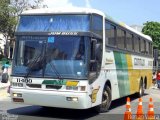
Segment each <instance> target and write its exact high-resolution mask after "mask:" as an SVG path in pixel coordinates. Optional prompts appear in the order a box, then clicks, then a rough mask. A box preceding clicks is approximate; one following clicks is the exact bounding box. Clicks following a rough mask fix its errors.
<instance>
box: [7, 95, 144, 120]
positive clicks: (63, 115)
mask: <svg viewBox="0 0 160 120" xmlns="http://www.w3.org/2000/svg"><path fill="white" fill-rule="evenodd" d="M145 95H147V94H145ZM129 97H130V98H131V101H132V100H135V99H137V97H135V95H130V96H129ZM125 104H126V97H123V98H121V99H117V100H114V101H113V102H112V105H111V108H110V110H112V109H115V108H118V107H120V106H122V105H125ZM7 112H8V113H9V114H15V115H24V116H32V117H47V118H52V119H53V118H54V119H77V120H84V119H89V118H90V119H91V118H96V116H97V115H98V113H97V112H96V111H94V109H87V110H73V109H61V108H47V107H39V106H27V107H19V108H15V109H10V110H8V111H7ZM99 115H101V117H103V116H104V117H103V118H105V117H106V116H105V115H104V114H99ZM108 115H110V114H108ZM108 117H109V116H108ZM113 117H115V115H113V114H112V115H111V117H110V118H113ZM117 117H118V116H117ZM121 117H123V116H121ZM105 119H106V118H105Z"/></svg>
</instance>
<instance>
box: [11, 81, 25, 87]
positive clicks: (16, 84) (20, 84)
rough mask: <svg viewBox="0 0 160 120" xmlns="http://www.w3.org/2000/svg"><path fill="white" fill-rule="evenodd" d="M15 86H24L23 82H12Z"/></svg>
mask: <svg viewBox="0 0 160 120" xmlns="http://www.w3.org/2000/svg"><path fill="white" fill-rule="evenodd" d="M12 86H13V87H23V83H16V82H12Z"/></svg>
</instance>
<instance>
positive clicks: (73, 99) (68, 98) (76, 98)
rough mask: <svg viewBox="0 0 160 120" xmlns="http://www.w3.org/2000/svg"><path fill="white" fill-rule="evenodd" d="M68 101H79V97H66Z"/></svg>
mask: <svg viewBox="0 0 160 120" xmlns="http://www.w3.org/2000/svg"><path fill="white" fill-rule="evenodd" d="M66 100H67V101H73V102H77V101H78V97H66Z"/></svg>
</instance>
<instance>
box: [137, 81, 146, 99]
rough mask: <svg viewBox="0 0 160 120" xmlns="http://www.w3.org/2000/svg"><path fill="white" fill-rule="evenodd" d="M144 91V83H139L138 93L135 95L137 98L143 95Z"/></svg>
mask: <svg viewBox="0 0 160 120" xmlns="http://www.w3.org/2000/svg"><path fill="white" fill-rule="evenodd" d="M144 91H145V83H143V81H141V82H140V85H139V92H138V93H137V97H142V96H143V95H144Z"/></svg>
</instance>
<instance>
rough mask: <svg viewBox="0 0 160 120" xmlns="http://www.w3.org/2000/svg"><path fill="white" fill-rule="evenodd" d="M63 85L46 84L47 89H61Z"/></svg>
mask: <svg viewBox="0 0 160 120" xmlns="http://www.w3.org/2000/svg"><path fill="white" fill-rule="evenodd" d="M61 87H62V86H59V85H46V89H60V88H61Z"/></svg>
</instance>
